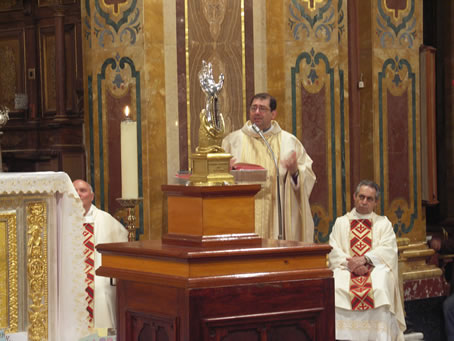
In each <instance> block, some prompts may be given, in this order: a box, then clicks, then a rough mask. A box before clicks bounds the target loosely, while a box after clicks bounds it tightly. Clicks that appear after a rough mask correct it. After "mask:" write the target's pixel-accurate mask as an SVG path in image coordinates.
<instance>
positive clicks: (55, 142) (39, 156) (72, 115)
mask: <svg viewBox="0 0 454 341" xmlns="http://www.w3.org/2000/svg"><path fill="white" fill-rule="evenodd" d="M56 17H58V18H60V19H59V20H60V21H57V20H56ZM80 20H81V17H80V1H79V0H68V1H63V2H62V3H61V4H59V5H58V6H56V5H55V1H52V3H46V4H44V3H42V2H41V3H38V1H32V0H24V1H19V0H18V1H16V3H15V4H14V5H13V6H9V7H8V8H4V7H1V6H0V62H1V64H2V67H5V64H6V63H5V62H4V61H3V58H2V57H1V56H3V55H8V56H10V58H9V60H10V61H11V67H8V68H6V69H7V70H8V72H5V70H3V71H2V73H1V75H0V83H2V82H3V81H4V80H5V81H6V82H7V84H6V85H4V84H0V86H1V89H2V92H1V93H0V105H7V106H8V107H9V109H10V110H11V112H10V120H9V121H8V122H7V124H6V126H5V127H4V128H3V131H4V135H3V138H2V150H3V162H4V164H5V166H6V169H8V170H10V171H16V172H21V171H40V170H48V171H65V172H67V173H68V174H69V175H70V176H71V177H73V178H75V177H77V178H86V175H85V173H86V171H85V147H84V145H83V98H82V95H83V88H82V79H83V77H82V50H81V46H82V43H81V42H82V41H81V37H80V34H81V30H80ZM57 22H59V26H57V25H56V23H57ZM56 32H58V33H60V36H61V37H62V39H61V42H60V43H61V47H62V49H60V52H63V53H60V54H59V56H60V57H58V56H57V54H56V53H55V51H56V40H55V35H56ZM61 50H63V51H61ZM57 57H58V58H60V59H62V60H61V61H60V60H59V59H58V58H57ZM57 65H64V66H65V67H64V69H62V70H60V71H59V74H60V77H61V79H62V80H63V83H61V84H60V87H59V88H60V89H62V91H60V95H59V94H58V92H57V91H56V90H57V88H56V86H57V83H56V67H57ZM8 89H9V91H6V90H8ZM17 93H25V94H27V96H28V107H27V108H26V109H21V110H16V109H14V97H15V94H17ZM61 100H63V101H64V102H63V106H62V107H63V110H60V112H59V114H60V115H59V116H58V117H56V116H55V113H56V103H57V101H61Z"/></svg>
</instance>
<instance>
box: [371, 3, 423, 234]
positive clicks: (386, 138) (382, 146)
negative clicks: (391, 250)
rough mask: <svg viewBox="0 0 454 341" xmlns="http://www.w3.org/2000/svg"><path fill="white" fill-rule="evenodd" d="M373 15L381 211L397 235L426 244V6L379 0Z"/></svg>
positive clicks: (376, 129)
mask: <svg viewBox="0 0 454 341" xmlns="http://www.w3.org/2000/svg"><path fill="white" fill-rule="evenodd" d="M374 13H375V18H376V30H375V32H376V36H375V39H374V51H375V53H374V66H373V68H374V70H375V72H374V74H375V75H376V76H375V77H376V79H377V80H376V84H377V86H376V88H375V89H376V90H375V93H374V102H375V103H374V110H375V111H376V115H375V120H374V156H375V160H378V162H377V163H376V165H375V178H376V180H377V181H379V185H380V187H381V188H382V191H383V195H382V197H381V199H380V203H379V210H380V211H381V213H382V214H385V215H386V216H388V218H389V219H390V220H391V222H392V223H393V225H394V230H395V232H396V234H397V235H398V236H403V237H408V238H410V240H411V241H424V240H425V218H424V212H423V210H422V198H421V161H420V151H421V147H420V126H419V124H420V103H419V46H420V44H421V37H422V27H421V22H422V20H421V16H422V5H421V3H420V2H418V1H415V0H407V1H389V0H388V1H387V0H380V1H377V3H376V7H375V8H374Z"/></svg>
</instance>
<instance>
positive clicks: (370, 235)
mask: <svg viewBox="0 0 454 341" xmlns="http://www.w3.org/2000/svg"><path fill="white" fill-rule="evenodd" d="M379 195H380V188H379V187H378V185H377V184H376V183H374V182H373V181H369V180H363V181H361V182H360V183H359V184H358V186H357V188H356V191H355V193H354V195H353V199H354V203H355V208H353V210H351V211H350V212H349V213H347V214H345V215H344V216H342V217H339V218H337V219H336V222H335V223H334V226H333V230H332V232H331V234H330V238H329V244H330V245H331V246H332V248H333V249H332V250H331V252H330V254H329V266H330V268H331V269H332V270H333V272H334V283H335V284H334V286H335V309H336V339H337V340H358V341H360V340H361V341H365V340H374V341H381V340H383V341H385V340H386V341H392V340H403V339H404V336H403V332H404V330H405V328H406V326H405V318H404V314H403V307H402V301H401V299H400V291H399V283H398V269H397V264H398V263H397V258H398V254H397V242H396V235H395V233H394V230H393V227H392V225H391V222H390V221H389V220H388V218H387V217H385V216H379V215H377V214H375V213H374V212H373V211H374V208H375V206H376V205H377V202H378V198H379Z"/></svg>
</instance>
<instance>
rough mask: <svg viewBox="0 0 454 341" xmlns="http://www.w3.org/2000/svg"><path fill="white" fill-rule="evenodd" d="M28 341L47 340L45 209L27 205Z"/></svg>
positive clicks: (41, 205)
mask: <svg viewBox="0 0 454 341" xmlns="http://www.w3.org/2000/svg"><path fill="white" fill-rule="evenodd" d="M27 235H28V241H27V270H28V293H29V294H28V296H29V306H28V339H29V340H32V341H41V340H47V337H48V335H47V320H48V315H47V309H48V307H47V303H48V300H47V208H46V204H45V202H32V203H29V204H28V205H27Z"/></svg>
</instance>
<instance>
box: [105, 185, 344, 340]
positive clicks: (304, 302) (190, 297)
mask: <svg viewBox="0 0 454 341" xmlns="http://www.w3.org/2000/svg"><path fill="white" fill-rule="evenodd" d="M162 189H163V191H164V192H166V193H167V197H168V214H169V217H168V234H167V235H165V236H164V237H163V239H162V240H159V241H156V240H155V241H153V240H147V241H137V242H132V243H114V244H102V245H98V246H97V249H98V251H99V252H101V253H102V266H101V267H100V268H99V269H98V270H97V272H96V274H97V275H101V276H108V277H113V278H117V317H118V321H117V327H118V338H119V340H121V341H132V340H134V341H136V340H139V341H142V340H157V341H161V340H180V341H202V340H203V341H221V340H222V341H233V340H235V341H243V340H244V341H245V340H257V341H259V340H260V341H265V340H267V341H273V340H275V341H278V340H286V341H292V340H295V341H296V340H298V341H303V340H320V341H329V340H334V338H335V336H334V335H335V333H334V328H335V326H334V279H333V277H332V272H331V271H330V270H329V269H328V268H327V254H328V252H329V251H330V247H329V246H328V245H318V244H307V243H306V244H305V243H300V242H294V241H279V240H265V239H261V238H259V236H258V235H256V234H255V232H254V195H255V194H256V193H257V192H258V191H259V190H260V185H232V186H219V187H216V186H207V187H198V186H180V185H163V186H162Z"/></svg>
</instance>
